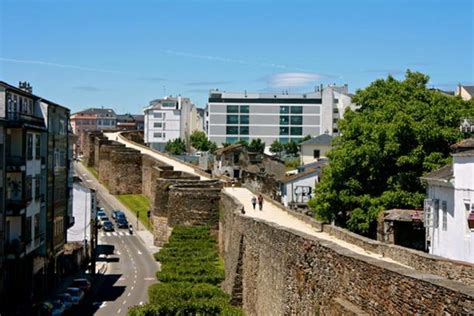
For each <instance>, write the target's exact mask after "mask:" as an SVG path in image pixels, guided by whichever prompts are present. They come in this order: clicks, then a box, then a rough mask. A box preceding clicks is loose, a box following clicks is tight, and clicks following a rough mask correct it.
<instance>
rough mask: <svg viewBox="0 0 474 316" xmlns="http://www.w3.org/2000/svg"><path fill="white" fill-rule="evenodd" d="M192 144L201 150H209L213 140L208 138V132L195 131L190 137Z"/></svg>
mask: <svg viewBox="0 0 474 316" xmlns="http://www.w3.org/2000/svg"><path fill="white" fill-rule="evenodd" d="M189 140H190V142H191V146H193V147H194V148H196V149H197V150H199V151H208V150H209V146H210V145H211V142H210V141H209V139H207V135H206V133H204V132H203V131H194V132H193V133H192V134H191V136H190V137H189Z"/></svg>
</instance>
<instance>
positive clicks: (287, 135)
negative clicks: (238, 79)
mask: <svg viewBox="0 0 474 316" xmlns="http://www.w3.org/2000/svg"><path fill="white" fill-rule="evenodd" d="M348 107H352V108H354V105H353V104H352V103H351V95H350V94H349V92H348V87H347V85H345V86H342V87H336V86H328V87H322V86H320V87H318V88H317V89H316V91H314V92H310V93H304V94H288V93H283V94H269V93H247V92H244V93H228V92H222V91H219V90H211V91H210V93H209V102H208V106H207V115H206V130H207V133H208V136H209V139H210V140H211V141H214V142H216V143H217V144H222V143H235V142H237V141H240V140H245V141H250V140H252V139H256V138H260V139H261V140H263V141H264V142H265V144H266V145H267V146H270V144H271V143H272V142H273V141H274V140H278V141H280V142H281V143H288V142H289V141H299V140H301V139H302V138H303V137H304V136H306V135H311V136H318V135H320V134H323V133H328V134H329V135H337V134H338V133H339V129H338V126H337V120H338V119H339V118H342V117H343V115H344V111H345V110H346V109H347V108H348Z"/></svg>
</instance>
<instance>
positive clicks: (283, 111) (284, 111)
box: [280, 106, 290, 114]
mask: <svg viewBox="0 0 474 316" xmlns="http://www.w3.org/2000/svg"><path fill="white" fill-rule="evenodd" d="M288 113H290V107H289V106H280V114H288Z"/></svg>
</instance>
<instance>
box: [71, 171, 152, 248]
mask: <svg viewBox="0 0 474 316" xmlns="http://www.w3.org/2000/svg"><path fill="white" fill-rule="evenodd" d="M75 167H76V168H77V169H76V171H77V172H78V173H79V174H80V175H83V174H86V175H87V176H88V178H89V179H90V180H87V183H88V185H90V186H92V187H93V188H94V189H95V190H96V193H97V199H98V200H99V201H100V202H101V203H105V204H106V205H107V206H108V207H109V208H111V209H120V210H123V211H124V212H125V214H126V216H127V218H128V219H129V221H128V222H129V223H130V224H131V225H132V227H133V231H134V234H136V235H137V236H138V237H139V238H140V239H141V241H142V242H143V244H144V245H145V247H146V249H147V250H148V252H150V253H151V254H154V253H155V252H157V251H159V250H160V248H159V247H156V246H155V245H154V237H153V233H151V232H150V231H149V230H147V229H145V228H144V227H143V224H141V223H139V224H138V226H137V217H136V214H135V212H132V211H131V210H129V209H128V208H127V207H126V206H125V205H123V204H122V203H121V202H120V201H119V200H118V199H117V198H116V197H115V196H113V195H112V194H110V193H109V190H108V189H107V188H106V187H105V186H104V185H102V184H101V183H100V182H99V181H98V180H97V179H96V178H95V177H94V175H92V174H91V173H90V172H89V170H87V168H86V167H84V165H82V163H75Z"/></svg>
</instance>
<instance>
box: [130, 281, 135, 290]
mask: <svg viewBox="0 0 474 316" xmlns="http://www.w3.org/2000/svg"><path fill="white" fill-rule="evenodd" d="M133 283H135V282H133ZM134 288H135V287H134V286H133V285H132V287H131V288H130V290H132V291H133V289H134Z"/></svg>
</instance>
